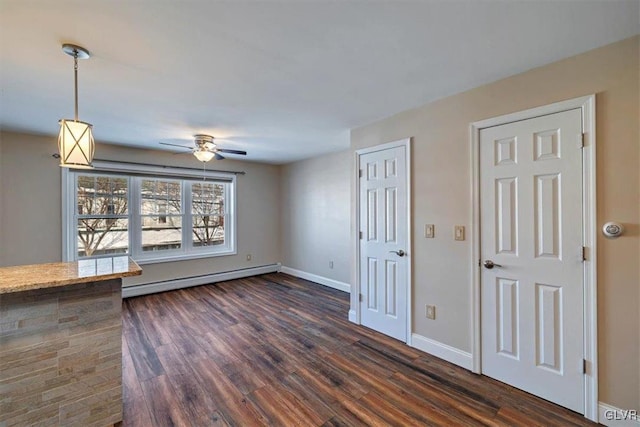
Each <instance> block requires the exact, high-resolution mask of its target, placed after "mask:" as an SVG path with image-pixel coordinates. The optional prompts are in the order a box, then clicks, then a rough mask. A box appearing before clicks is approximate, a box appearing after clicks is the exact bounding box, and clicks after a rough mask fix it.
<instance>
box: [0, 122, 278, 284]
mask: <svg viewBox="0 0 640 427" xmlns="http://www.w3.org/2000/svg"><path fill="white" fill-rule="evenodd" d="M1 139H2V154H1V157H0V159H1V160H2V161H1V163H0V191H1V197H0V199H2V205H1V206H2V213H1V214H0V220H1V221H2V222H0V225H1V228H2V231H1V232H0V250H1V252H0V265H17V264H33V263H42V262H56V261H60V260H61V256H62V249H61V245H62V243H61V242H62V240H61V239H62V224H61V202H60V200H61V193H60V188H61V184H60V179H61V178H60V175H61V173H60V167H59V166H58V164H57V160H56V159H53V158H52V157H51V154H52V153H55V152H57V145H56V139H55V138H54V137H42V136H34V135H27V134H18V133H8V132H4V133H2V134H1ZM96 153H97V154H96V157H99V158H101V159H109V160H118V161H132V162H146V163H153V164H163V165H172V166H185V167H198V165H199V163H198V162H196V161H195V160H194V159H192V158H191V156H189V155H184V156H174V155H172V154H171V153H167V152H161V151H155V150H138V149H132V148H124V147H118V146H114V145H98V147H97V149H96ZM207 166H208V167H209V168H215V169H225V170H238V171H239V170H243V171H246V175H239V176H238V180H237V194H238V200H237V210H238V227H237V235H238V245H237V249H238V254H237V255H230V256H222V257H215V258H208V259H202V260H191V261H177V262H169V263H162V264H148V265H144V266H143V270H144V273H143V275H142V276H139V277H136V278H131V279H127V280H126V284H127V285H131V284H139V283H150V282H155V281H160V280H170V279H174V278H180V277H189V276H195V275H202V274H210V273H216V272H221V271H229V270H235V269H239V268H247V267H253V266H260V265H266V264H273V263H277V262H280V260H281V255H280V247H281V245H280V220H279V206H278V203H279V199H280V187H279V182H280V178H279V167H278V166H273V165H264V164H258V163H250V162H239V161H234V160H231V159H227V160H224V161H223V162H212V163H209V164H208V165H207ZM247 254H251V255H252V260H251V261H246V255H247Z"/></svg>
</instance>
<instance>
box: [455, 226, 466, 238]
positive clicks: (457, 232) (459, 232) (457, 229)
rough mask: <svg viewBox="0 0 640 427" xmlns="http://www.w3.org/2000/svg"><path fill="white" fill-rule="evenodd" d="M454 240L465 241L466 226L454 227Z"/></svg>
mask: <svg viewBox="0 0 640 427" xmlns="http://www.w3.org/2000/svg"><path fill="white" fill-rule="evenodd" d="M453 238H454V239H455V240H464V225H456V226H455V227H454V229H453Z"/></svg>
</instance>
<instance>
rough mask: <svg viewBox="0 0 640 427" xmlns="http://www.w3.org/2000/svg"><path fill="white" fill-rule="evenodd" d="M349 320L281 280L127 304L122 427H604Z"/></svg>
mask: <svg viewBox="0 0 640 427" xmlns="http://www.w3.org/2000/svg"><path fill="white" fill-rule="evenodd" d="M348 310H349V296H348V294H346V293H344V292H340V291H337V290H334V289H330V288H326V287H324V286H321V285H317V284H314V283H312V282H308V281H306V280H302V279H298V278H295V277H292V276H288V275H286V274H278V273H274V274H267V275H262V276H257V277H251V278H246V279H239V280H233V281H228V282H220V283H216V284H213V285H206V286H199V287H195V288H189V289H182V290H178V291H172V292H165V293H161V294H155V295H149V296H144V297H137V298H131V299H128V300H126V301H125V302H124V312H123V330H124V346H123V349H124V352H123V366H124V368H123V369H124V374H123V384H124V396H125V402H124V417H125V420H124V422H123V425H124V426H145V427H146V426H148V425H154V426H164V425H180V426H183V425H184V426H189V425H194V426H195V425H197V426H200V425H204V426H208V425H212V426H213V425H228V426H265V425H283V426H288V425H300V426H321V425H324V426H359V425H376V426H377V425H402V426H412V425H416V426H417V425H420V426H423V425H434V426H440V425H441V426H458V425H459V426H473V425H485V426H528V425H545V426H556V425H557V426H561V425H576V426H586V425H593V424H592V423H590V422H588V421H587V420H586V419H585V418H584V417H582V416H581V415H579V414H576V413H574V412H571V411H569V410H567V409H564V408H561V407H558V406H556V405H554V404H552V403H549V402H546V401H544V400H541V399H539V398H536V397H534V396H531V395H529V394H527V393H525V392H523V391H520V390H516V389H514V388H512V387H509V386H507V385H505V384H502V383H500V382H498V381H495V380H492V379H490V378H486V377H483V376H478V375H475V374H473V373H470V372H469V371H467V370H465V369H462V368H459V367H457V366H455V365H452V364H450V363H447V362H444V361H442V360H440V359H438V358H435V357H432V356H430V355H428V354H425V353H423V352H421V351H418V350H416V349H414V348H410V347H408V346H406V345H404V344H403V343H401V342H399V341H397V340H394V339H391V338H389V337H386V336H384V335H382V334H379V333H377V332H375V331H373V330H370V329H367V328H364V327H360V326H357V325H354V324H352V323H350V322H349V321H348V320H347V313H348Z"/></svg>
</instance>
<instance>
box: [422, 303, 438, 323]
mask: <svg viewBox="0 0 640 427" xmlns="http://www.w3.org/2000/svg"><path fill="white" fill-rule="evenodd" d="M425 315H426V316H427V319H431V320H436V306H435V305H427V310H426V313H425Z"/></svg>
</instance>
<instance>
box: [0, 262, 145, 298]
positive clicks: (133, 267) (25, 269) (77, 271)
mask: <svg viewBox="0 0 640 427" xmlns="http://www.w3.org/2000/svg"><path fill="white" fill-rule="evenodd" d="M140 274H142V269H141V268H140V266H139V265H138V264H136V262H135V261H133V260H132V259H131V258H129V257H127V256H116V257H109V258H96V259H83V260H79V261H74V262H56V263H50V264H34V265H16V266H13V267H1V268H0V294H8V293H12V292H23V291H31V290H36V289H48V288H56V287H60V286H69V285H75V284H79V283H89V282H100V281H103V280H110V279H118V278H122V277H129V276H139V275H140Z"/></svg>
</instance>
